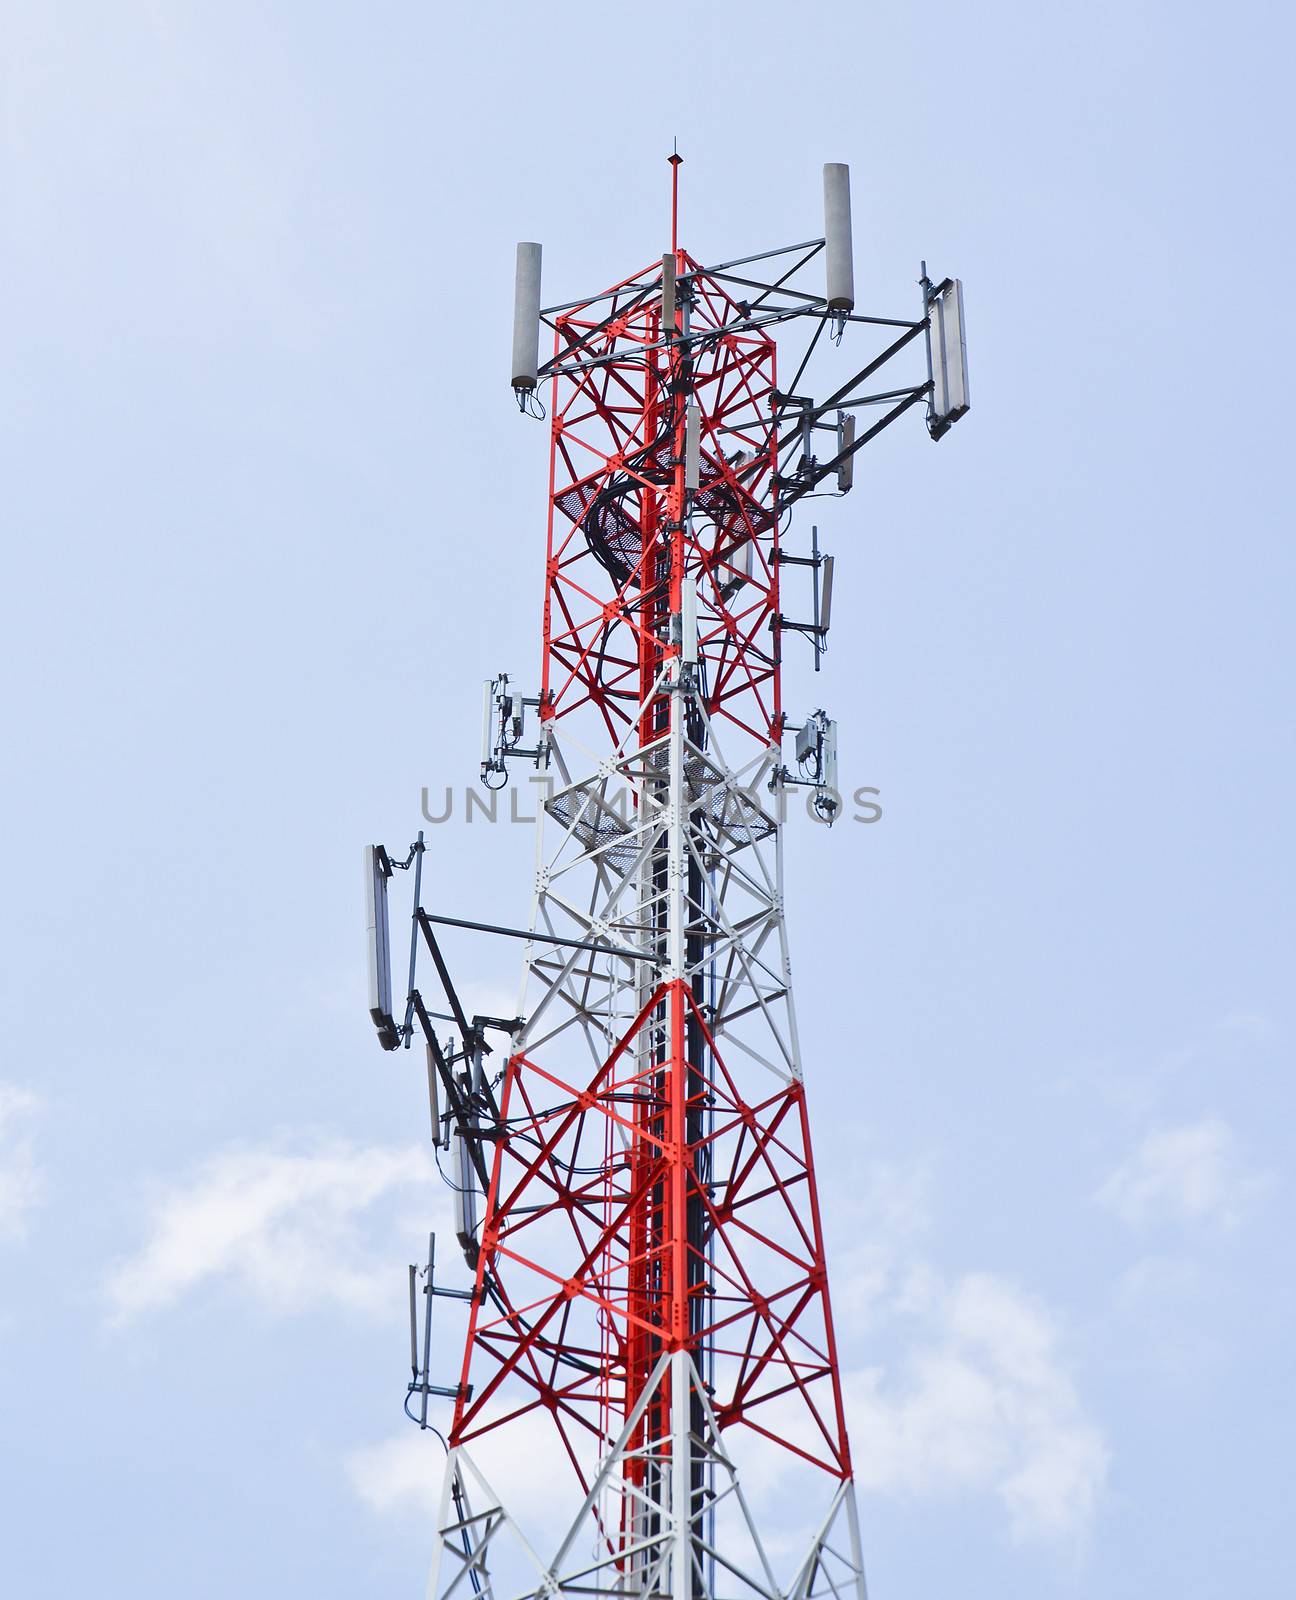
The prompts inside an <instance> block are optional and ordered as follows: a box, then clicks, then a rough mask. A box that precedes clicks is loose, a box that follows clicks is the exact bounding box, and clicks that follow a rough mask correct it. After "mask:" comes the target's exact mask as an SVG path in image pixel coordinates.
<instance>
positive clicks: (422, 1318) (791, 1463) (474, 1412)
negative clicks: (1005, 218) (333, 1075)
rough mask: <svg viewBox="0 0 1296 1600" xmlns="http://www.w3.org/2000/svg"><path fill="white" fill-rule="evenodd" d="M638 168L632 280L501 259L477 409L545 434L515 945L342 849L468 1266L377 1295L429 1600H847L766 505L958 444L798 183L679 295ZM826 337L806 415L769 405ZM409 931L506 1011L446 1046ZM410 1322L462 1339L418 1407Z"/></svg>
mask: <svg viewBox="0 0 1296 1600" xmlns="http://www.w3.org/2000/svg"><path fill="white" fill-rule="evenodd" d="M670 161H671V169H672V178H671V240H670V249H669V250H667V251H666V252H665V253H664V254H662V255H661V256H660V257H655V258H654V259H653V260H652V261H651V263H650V264H649V265H648V266H647V267H645V268H643V269H642V270H640V271H638V272H635V273H634V274H632V275H631V276H629V277H627V278H624V279H622V280H621V281H620V282H619V283H617V284H615V285H614V286H613V287H612V288H610V289H607V290H605V291H603V292H602V293H598V294H592V295H589V296H586V297H584V298H581V299H577V300H571V301H568V302H566V303H564V304H561V305H557V306H551V307H547V308H542V307H541V294H540V255H541V252H540V246H539V245H537V244H522V245H519V246H518V258H517V280H516V298H515V323H514V340H513V364H512V373H511V378H512V387H513V391H514V394H515V396H516V398H517V401H518V404H519V408H520V410H521V411H522V412H524V413H526V414H529V415H531V416H535V417H545V418H546V419H547V421H548V426H549V431H550V438H551V446H550V474H549V508H548V545H547V558H546V566H545V574H546V592H545V599H544V621H543V660H542V669H541V676H540V682H539V685H538V687H537V689H536V690H535V692H534V693H532V694H529V695H528V694H524V693H519V692H518V691H517V690H516V689H515V688H514V687H513V685H512V682H511V680H510V679H509V678H508V677H507V676H505V675H501V676H500V677H498V678H496V679H494V680H492V681H491V682H489V683H488V684H487V685H486V693H485V709H484V727H483V753H482V772H481V776H482V779H483V781H484V782H485V783H486V785H487V786H488V787H497V786H499V785H502V784H504V783H506V782H507V781H508V777H509V773H510V770H511V769H513V768H514V767H516V766H518V765H520V764H525V765H527V766H530V767H531V768H533V769H534V771H533V772H532V773H531V774H530V779H531V781H532V782H534V783H536V784H537V787H538V790H539V791H540V799H541V805H540V807H539V808H538V813H537V814H538V818H539V823H538V838H537V855H536V872H535V883H534V895H533V909H532V915H531V919H530V925H529V927H527V928H521V929H516V928H507V927H500V926H496V925H489V924H485V923H482V922H479V921H475V920H473V919H470V918H465V917H452V916H449V915H447V914H445V913H444V912H442V911H439V910H429V909H427V908H425V907H424V906H423V904H422V895H421V878H422V862H423V855H424V842H423V837H422V835H420V836H419V838H418V840H417V841H416V842H415V844H414V845H413V846H412V847H411V848H410V850H409V852H408V855H407V856H405V857H404V858H403V859H401V860H394V859H393V858H392V856H391V855H390V854H389V853H388V852H387V851H386V850H384V849H383V848H382V847H380V846H374V847H371V848H370V849H369V850H368V851H367V852H366V882H367V886H368V893H369V900H368V910H369V919H368V920H369V949H370V960H369V976H370V1010H371V1014H372V1016H373V1019H374V1022H375V1024H376V1026H377V1028H378V1033H379V1039H380V1042H381V1043H382V1045H383V1046H384V1048H387V1049H397V1048H400V1047H401V1046H405V1047H407V1048H408V1047H409V1046H410V1045H411V1043H412V1042H413V1041H414V1040H415V1039H416V1038H417V1039H420V1040H421V1042H422V1044H423V1047H424V1049H425V1052H426V1058H427V1071H428V1089H429V1095H430V1102H431V1118H432V1139H433V1143H434V1145H435V1146H436V1147H437V1150H438V1153H439V1159H440V1157H441V1155H442V1154H443V1155H444V1165H443V1171H444V1172H445V1173H446V1174H447V1176H448V1177H449V1179H450V1181H451V1183H452V1186H453V1189H454V1201H455V1223H454V1229H455V1234H456V1238H457V1242H458V1245H459V1247H460V1249H461V1250H462V1252H463V1257H464V1260H465V1262H466V1265H467V1267H468V1268H469V1269H470V1274H471V1276H470V1277H466V1278H465V1279H464V1281H463V1283H462V1285H461V1286H459V1287H454V1286H450V1287H447V1286H445V1285H444V1284H442V1283H438V1282H437V1281H436V1277H435V1266H436V1257H435V1239H433V1240H432V1241H431V1248H430V1249H429V1255H428V1260H427V1263H426V1265H425V1266H423V1267H420V1268H414V1267H411V1268H410V1282H409V1290H410V1366H411V1373H412V1377H411V1381H410V1383H409V1386H408V1395H407V1399H406V1410H407V1412H408V1413H409V1414H410V1415H411V1416H412V1417H413V1419H414V1420H415V1421H417V1422H419V1423H421V1424H422V1425H423V1426H424V1427H427V1426H429V1406H430V1404H432V1403H435V1404H436V1405H437V1406H439V1407H440V1408H441V1410H442V1411H443V1412H444V1413H445V1414H446V1416H447V1417H448V1424H447V1426H446V1429H445V1431H446V1444H447V1461H446V1466H445V1480H444V1491H443V1494H442V1497H441V1503H440V1514H439V1518H438V1521H437V1527H436V1534H435V1555H434V1559H433V1565H432V1573H431V1577H430V1579H429V1588H428V1593H429V1597H430V1600H450V1597H452V1596H454V1597H462V1596H470V1595H471V1596H481V1595H485V1596H490V1597H491V1600H507V1597H512V1596H518V1597H521V1596H528V1595H541V1594H581V1595H597V1596H601V1595H608V1596H620V1597H632V1596H633V1597H640V1596H642V1597H647V1596H661V1597H670V1600H718V1597H720V1596H726V1597H727V1596H735V1597H738V1596H742V1597H747V1596H763V1597H765V1600H812V1597H817V1596H821V1595H828V1594H833V1595H843V1596H845V1595H849V1596H853V1597H856V1600H863V1597H864V1594H865V1586H864V1564H863V1558H862V1554H861V1546H860V1535H859V1527H858V1521H857V1514H856V1508H855V1498H854V1488H853V1481H852V1473H851V1457H850V1449H849V1445H848V1442H847V1433H846V1422H845V1417H844V1414H843V1406H842V1389H841V1381H840V1375H839V1371H838V1361H837V1350H836V1343H835V1339H834V1332H833V1319H832V1310H831V1305H830V1300H829V1293H828V1277H827V1272H826V1267H825V1259H824V1243H823V1234H822V1229H821V1226H820V1205H819V1196H818V1192H817V1189H816V1182H815V1168H814V1162H813V1159H812V1155H811V1146H810V1129H809V1123H808V1120H807V1113H806V1095H805V1088H804V1081H803V1073H802V1063H801V1055H800V1050H799V1046H798V1039H797V1027H796V1017H795V1012H794V1009H793V1003H792V988H791V967H790V963H789V956H788V945H787V937H786V931H785V927H784V900H783V859H782V830H783V820H784V815H785V807H786V801H787V797H788V794H789V792H790V791H792V790H795V789H798V788H800V789H802V790H804V792H805V798H806V800H807V803H808V808H809V809H810V810H812V811H813V812H814V813H815V814H816V815H817V816H818V817H819V818H820V819H822V820H823V821H826V822H829V823H831V822H832V820H833V819H834V817H835V816H836V815H837V814H838V813H839V812H840V809H841V806H842V800H841V796H840V795H839V794H838V793H837V789H836V724H835V723H834V722H833V721H832V720H831V719H830V718H829V717H828V716H827V715H826V713H825V712H824V711H822V710H816V711H814V712H812V713H811V714H809V715H807V716H804V717H803V718H801V719H799V720H792V719H789V717H788V715H787V713H786V712H785V710H784V706H783V698H782V683H781V668H782V663H783V655H784V649H785V646H786V644H787V643H788V642H789V640H791V639H795V638H796V637H797V636H801V637H804V638H806V639H808V641H809V643H810V645H811V647H812V652H813V663H814V666H815V669H816V670H818V668H819V665H820V658H821V656H822V653H823V651H824V649H825V648H826V645H827V640H828V632H829V626H830V621H831V604H832V587H833V558H832V557H831V556H828V555H825V554H823V553H822V552H821V551H820V548H819V542H818V532H817V529H816V530H814V532H813V534H812V537H811V539H810V540H809V541H808V545H807V543H806V542H803V544H802V551H803V553H797V551H796V548H795V546H794V545H793V542H792V534H791V512H792V510H793V508H794V507H795V506H796V504H797V502H798V501H800V500H801V499H803V498H804V497H805V496H807V495H810V494H844V493H846V492H847V491H849V490H850V489H851V487H852V483H853V475H854V464H855V457H856V454H857V453H858V452H859V450H860V449H861V448H862V447H863V446H864V445H865V444H867V443H868V442H869V441H870V440H871V439H873V438H875V437H876V436H877V435H878V434H879V433H881V432H882V430H883V429H885V428H886V427H888V426H889V425H890V424H891V423H892V422H894V421H895V420H896V419H897V418H898V417H900V416H901V415H903V413H905V412H906V411H908V410H910V409H911V408H913V407H918V406H922V407H924V412H925V419H926V424H927V428H928V431H929V432H930V434H931V436H932V438H934V439H939V438H940V437H942V436H943V435H944V433H945V432H946V431H947V430H948V429H949V428H950V426H951V425H952V424H953V423H954V422H955V421H956V420H957V419H958V418H959V417H960V416H962V415H963V413H964V412H966V410H967V408H968V388H967V363H966V354H965V347H964V336H963V301H962V288H961V285H960V284H959V283H958V281H957V280H950V279H944V280H942V281H940V282H936V283H933V282H932V281H931V280H930V279H929V277H928V275H927V271H926V266H925V264H924V266H923V269H922V271H921V274H920V278H919V294H920V302H919V306H918V314H917V315H916V316H914V317H910V318H905V317H898V318H897V317H880V316H872V315H865V314H863V313H861V312H857V311H856V309H855V305H856V301H855V287H854V270H853V254H852V241H851V209H850V186H849V174H848V171H847V168H846V167H845V166H843V165H841V164H837V163H833V164H829V165H827V166H825V168H824V229H823V235H822V236H821V237H818V238H813V239H809V240H806V241H805V242H803V243H799V244H794V245H790V246H784V247H781V248H777V249H772V250H763V251H760V252H759V253H757V254H753V255H748V256H744V257H741V258H739V259H736V260H731V261H724V262H720V263H718V264H715V265H711V266H706V265H703V264H702V263H701V262H700V261H698V260H696V259H695V258H694V257H693V256H692V255H690V254H689V252H688V251H687V250H685V249H683V248H682V247H681V245H680V243H679V236H678V218H679V165H680V158H679V157H678V156H677V155H676V156H672V157H671V158H670ZM541 327H544V328H547V329H548V330H550V332H551V333H552V350H551V352H550V353H548V354H547V356H546V359H545V360H544V361H543V362H541V359H540V349H539V341H540V329H541ZM825 334H827V335H828V338H827V340H824V335H825ZM863 339H867V340H868V341H869V342H870V348H869V350H868V352H867V359H865V360H863V362H862V364H860V365H856V364H855V362H851V363H849V364H848V365H849V369H850V373H851V375H850V376H849V377H848V378H847V379H846V380H845V381H844V382H841V383H839V384H837V385H836V386H835V387H834V389H833V391H832V392H831V393H830V394H829V395H828V397H827V399H826V400H822V401H820V400H816V399H814V398H813V397H812V396H811V395H810V394H809V393H806V392H802V391H803V389H804V388H805V387H806V386H807V385H808V383H809V381H810V379H809V377H808V375H811V376H812V375H813V369H814V367H815V363H816V362H818V363H819V364H820V365H822V364H823V363H824V362H825V361H826V360H828V359H835V360H841V352H840V347H841V346H842V345H846V347H847V348H848V349H849V347H850V346H849V343H848V341H859V340H863ZM834 345H835V346H837V347H839V348H838V349H837V350H836V351H834V350H833V346H834ZM857 359H858V358H857ZM789 366H790V368H791V371H792V376H791V378H790V379H787V378H785V377H784V376H783V373H784V372H786V371H787V370H788V369H789ZM402 868H413V873H414V894H413V912H412V919H411V944H410V957H409V992H408V995H407V998H406V1002H405V1008H404V1015H403V1020H401V1019H398V1016H397V1014H396V1012H395V1011H394V1009H393V999H392V979H391V951H390V927H389V922H388V888H389V882H390V879H391V877H392V875H393V873H394V872H395V871H397V870H400V869H402ZM444 925H451V926H456V927H463V928H477V929H480V930H481V931H483V932H486V933H491V934H495V935H501V936H505V937H514V938H518V939H520V940H523V941H525V949H524V962H523V965H524V977H523V987H522V1000H521V1004H520V1006H519V1009H518V1014H517V1016H515V1017H511V1018H499V1017H485V1016H472V1017H469V1016H468V1015H466V1014H465V1012H464V1009H463V1006H462V1004H461V1002H460V999H459V997H458V994H457V992H456V990H455V987H454V984H453V982H452V979H451V976H450V973H449V971H448V968H447V964H446V961H445V959H444V956H443V953H442V951H441V948H440V945H439V943H438V938H437V929H438V928H439V927H441V926H444ZM423 949H426V951H427V952H428V954H429V956H430V959H431V962H432V967H433V971H434V974H435V979H434V981H435V983H436V986H437V991H438V993H439V994H440V995H441V996H442V997H443V998H442V999H438V1000H436V1001H435V1002H433V1004H434V1005H435V1006H436V1007H437V1008H438V1009H430V1008H429V1003H428V1000H427V998H426V997H425V995H424V992H423V991H422V989H421V988H420V987H419V981H418V957H419V953H420V951H421V950H423ZM442 1006H446V1007H448V1010H445V1009H440V1007H442ZM443 1023H445V1024H449V1025H450V1029H449V1032H448V1033H447V1034H446V1035H444V1036H443V1035H442V1034H441V1033H439V1032H438V1026H439V1025H440V1024H443ZM492 1040H493V1041H494V1043H493V1044H492ZM442 1297H444V1298H446V1299H447V1300H451V1301H456V1300H457V1301H459V1302H461V1307H462V1309H461V1311H460V1313H459V1314H460V1315H461V1316H463V1317H464V1318H465V1319H466V1329H465V1333H464V1339H463V1349H462V1359H461V1360H459V1361H458V1362H457V1365H456V1366H454V1367H451V1366H450V1357H449V1355H448V1354H447V1355H446V1356H445V1357H444V1358H439V1359H444V1362H445V1366H444V1368H443V1370H442V1371H440V1372H438V1374H437V1380H438V1381H433V1376H432V1371H431V1367H432V1346H433V1342H434V1341H433V1306H434V1302H436V1301H437V1300H439V1299H441V1298H442ZM452 1309H453V1308H452V1307H447V1311H451V1310H452ZM438 1348H442V1349H444V1348H445V1341H444V1338H442V1339H441V1340H440V1341H439V1342H438ZM411 1407H413V1409H411ZM438 1415H439V1414H438ZM492 1444H493V1445H494V1446H495V1447H496V1448H495V1449H494V1451H493V1453H492V1450H491V1446H492ZM500 1444H503V1446H504V1448H503V1449H502V1450H501V1449H500V1448H499V1446H500ZM488 1457H489V1458H490V1460H491V1461H492V1462H493V1463H494V1465H493V1466H491V1468H490V1470H489V1471H488V1470H487V1466H486V1465H485V1464H484V1463H485V1462H486V1460H487V1458H488ZM528 1479H529V1480H530V1481H531V1483H532V1485H534V1484H542V1485H543V1486H544V1489H545V1493H544V1501H545V1504H546V1507H548V1508H549V1509H547V1510H546V1511H545V1514H544V1517H543V1519H542V1521H543V1523H544V1525H542V1526H539V1527H537V1526H536V1525H535V1523H536V1520H537V1519H536V1518H535V1516H534V1515H533V1516H532V1518H531V1520H530V1523H528V1518H527V1516H526V1515H525V1514H524V1512H521V1511H519V1506H518V1504H516V1503H514V1502H516V1501H518V1500H522V1501H530V1502H531V1503H534V1500H535V1496H534V1495H533V1494H528V1492H527V1483H528ZM510 1484H511V1485H512V1488H511V1489H510V1487H509V1485H510ZM519 1484H521V1485H522V1487H521V1488H520V1489H519V1487H518V1485H519ZM772 1485H774V1486H776V1489H775V1490H774V1492H773V1495H771V1486H772ZM753 1489H755V1491H756V1492H753ZM558 1506H561V1507H562V1509H561V1510H556V1509H553V1508H555V1507H558ZM798 1535H799V1537H800V1545H799V1547H795V1554H794V1556H793V1557H789V1556H788V1550H789V1548H794V1547H793V1546H791V1545H790V1541H791V1540H793V1539H794V1538H795V1537H797V1536H798Z"/></svg>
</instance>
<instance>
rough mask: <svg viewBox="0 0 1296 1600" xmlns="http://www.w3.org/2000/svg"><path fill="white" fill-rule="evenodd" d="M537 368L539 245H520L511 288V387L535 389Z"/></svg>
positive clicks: (538, 361)
mask: <svg viewBox="0 0 1296 1600" xmlns="http://www.w3.org/2000/svg"><path fill="white" fill-rule="evenodd" d="M539 368H540V246H539V245H538V244H519V245H518V247H517V279H516V282H515V285H514V290H513V387H514V388H515V389H534V388H535V386H536V374H537V372H538V371H539Z"/></svg>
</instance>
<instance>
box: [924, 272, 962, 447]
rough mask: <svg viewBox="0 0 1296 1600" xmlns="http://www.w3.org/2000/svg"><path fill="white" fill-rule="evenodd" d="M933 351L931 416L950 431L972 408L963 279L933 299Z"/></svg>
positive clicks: (957, 279) (953, 283) (958, 279)
mask: <svg viewBox="0 0 1296 1600" xmlns="http://www.w3.org/2000/svg"><path fill="white" fill-rule="evenodd" d="M931 351H932V383H933V390H932V412H933V414H934V416H935V418H936V421H937V422H939V423H943V424H944V425H945V427H949V426H950V425H952V424H953V423H955V422H957V421H958V419H959V418H960V417H961V416H962V415H963V414H964V412H965V411H967V409H968V406H969V404H970V402H969V400H968V371H967V339H966V336H965V334H964V331H963V281H962V279H961V278H955V279H954V281H953V282H952V283H951V284H950V285H949V287H948V288H947V289H945V290H943V291H942V292H941V293H940V294H938V295H935V296H934V297H933V299H932V303H931ZM942 431H944V430H943V429H942Z"/></svg>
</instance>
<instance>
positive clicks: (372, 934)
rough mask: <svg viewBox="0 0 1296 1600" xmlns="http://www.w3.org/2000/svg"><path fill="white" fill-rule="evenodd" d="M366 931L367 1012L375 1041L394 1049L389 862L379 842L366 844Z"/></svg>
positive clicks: (388, 1048)
mask: <svg viewBox="0 0 1296 1600" xmlns="http://www.w3.org/2000/svg"><path fill="white" fill-rule="evenodd" d="M364 854H365V931H366V933H367V935H368V942H369V962H368V967H369V1015H370V1016H371V1017H372V1018H373V1023H374V1027H376V1028H377V1030H378V1043H379V1044H380V1045H382V1047H383V1049H384V1050H394V1049H395V1048H396V1046H397V1045H398V1044H399V1043H400V1034H399V1032H398V1030H397V1027H396V1021H395V1018H394V1017H393V1016H392V986H391V939H390V935H389V933H388V927H387V880H388V879H389V878H390V877H391V870H392V869H391V862H390V861H389V860H388V859H387V852H386V851H385V850H384V849H383V848H382V846H381V845H373V844H370V845H366V846H365V853H364Z"/></svg>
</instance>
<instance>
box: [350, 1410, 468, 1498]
mask: <svg viewBox="0 0 1296 1600" xmlns="http://www.w3.org/2000/svg"><path fill="white" fill-rule="evenodd" d="M444 1472H445V1456H444V1455H443V1454H442V1452H441V1446H440V1445H439V1444H438V1442H437V1439H436V1436H435V1435H434V1434H431V1433H423V1432H422V1431H421V1430H419V1431H415V1429H413V1428H410V1429H409V1430H408V1431H407V1432H406V1433H403V1434H397V1435H396V1436H395V1437H394V1438H391V1439H385V1440H384V1441H383V1442H382V1443H381V1444H374V1445H365V1446H364V1447H363V1448H362V1449H359V1450H353V1451H351V1453H350V1454H349V1455H348V1456H347V1458H346V1473H347V1477H348V1478H349V1479H350V1480H351V1487H352V1488H353V1489H354V1490H355V1492H356V1493H357V1494H358V1495H359V1496H360V1498H361V1499H362V1500H363V1501H364V1503H365V1504H366V1505H367V1506H368V1507H369V1509H370V1510H371V1511H377V1512H379V1513H380V1514H383V1515H387V1514H390V1513H407V1514H408V1513H417V1514H419V1515H425V1516H429V1517H430V1516H434V1515H435V1514H436V1511H437V1507H438V1504H439V1503H440V1497H441V1479H442V1476H443V1474H444Z"/></svg>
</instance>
